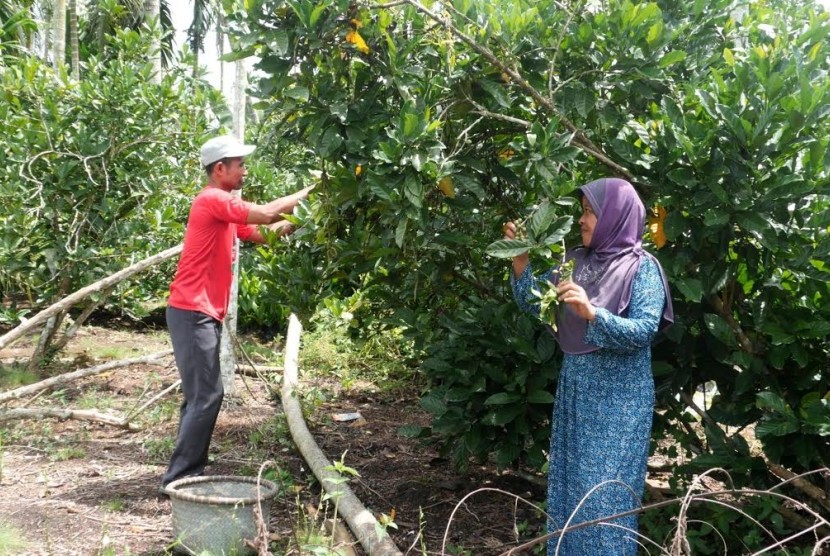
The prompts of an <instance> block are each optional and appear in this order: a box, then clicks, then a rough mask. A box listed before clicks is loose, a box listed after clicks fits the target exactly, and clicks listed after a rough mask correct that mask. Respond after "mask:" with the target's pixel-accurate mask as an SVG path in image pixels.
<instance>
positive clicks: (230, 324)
mask: <svg viewBox="0 0 830 556" xmlns="http://www.w3.org/2000/svg"><path fill="white" fill-rule="evenodd" d="M247 84H248V75H247V73H246V71H245V62H244V60H238V61H237V62H236V78H235V79H234V84H233V85H234V87H233V128H234V129H233V133H234V135H235V136H236V138H237V139H239V140H240V141H245V88H246V87H247ZM234 194H236V195H239V194H240V191H239V190H237V191H235V192H234ZM233 250H234V265H233V282H232V285H231V295H230V300H229V302H228V312H227V314H226V315H225V322H224V325H223V326H222V339H221V343H220V350H219V364H220V367H221V369H222V386H223V387H224V388H225V395H226V396H233V395H234V382H233V375H234V370H235V368H236V358H235V357H234V353H233V340H232V339H231V336H232V335H236V321H237V312H238V308H239V304H238V297H239V240H238V239H237V240H235V241H234V245H233Z"/></svg>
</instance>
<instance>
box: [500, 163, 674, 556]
mask: <svg viewBox="0 0 830 556" xmlns="http://www.w3.org/2000/svg"><path fill="white" fill-rule="evenodd" d="M579 193H580V196H581V200H582V207H583V214H582V216H581V217H580V219H579V225H580V232H581V235H582V245H583V246H582V247H580V248H577V249H573V250H570V251H569V252H568V254H567V259H573V261H574V270H573V274H572V279H571V280H566V281H563V282H562V283H557V274H556V271H553V272H550V273H548V274H547V275H544V276H541V277H534V276H533V271H532V268H531V266H530V264H529V260H528V257H527V255H526V254H525V255H520V256H518V257H516V258H515V259H514V260H513V273H512V276H511V283H512V285H513V295H514V297H515V299H516V301H517V302H518V304H519V306H520V307H521V308H522V309H523V310H524V311H527V312H530V313H533V314H537V315H538V313H539V307H538V304H537V303H535V301H536V298H535V297H534V296H533V295H532V294H531V289H538V285H537V284H538V281H539V280H549V281H551V282H553V283H554V284H556V286H557V293H558V298H559V312H558V317H557V331H556V332H555V333H554V335H555V336H556V339H557V341H558V342H559V345H560V347H561V348H562V351H563V352H564V358H563V361H562V368H561V372H560V375H559V383H558V386H557V391H556V399H555V401H554V409H553V423H552V425H553V426H552V431H551V443H550V475H549V479H548V512H549V514H550V516H551V520H552V521H551V522H550V523H549V526H548V529H549V530H550V531H556V530H558V529H561V528H563V527H564V526H565V525H566V523H567V524H568V525H569V526H573V525H577V524H579V523H581V522H586V521H592V520H596V519H602V518H605V517H608V516H611V515H614V514H618V513H622V512H625V511H627V510H631V509H634V508H636V507H638V506H639V505H640V502H641V499H642V495H643V489H644V485H645V476H646V460H647V458H648V452H649V437H650V433H651V415H652V410H653V407H654V381H653V379H652V373H651V342H652V339H653V338H654V336H655V334H656V333H657V331H658V330H659V329H661V328H662V327H664V326H667V325H668V324H670V323H671V322H672V321H673V320H674V315H673V312H672V306H671V298H670V295H669V289H668V285H667V283H666V279H665V274H664V273H663V270H662V268H661V267H660V264H659V263H658V262H657V260H656V259H655V258H654V257H653V256H652V255H650V254H649V253H647V252H645V251H644V250H643V248H642V235H643V227H644V224H645V208H644V207H643V204H642V202H641V201H640V199H639V197H638V196H637V193H636V191H635V190H634V188H633V187H632V186H631V184H629V183H628V182H626V181H625V180H621V179H617V178H608V179H601V180H597V181H594V182H591V183H589V184H587V185H584V186H582V187H581V188H580V189H579ZM515 231H516V228H515V225H514V224H513V223H508V224H507V225H505V236H506V238H508V239H512V238H513V237H515ZM593 489H595V490H593ZM592 490H593V492H591V491H592ZM589 493H590V494H589ZM636 531H637V518H636V516H635V515H632V516H628V517H625V518H620V519H615V520H613V521H611V522H608V523H605V524H598V525H590V526H587V527H583V528H578V529H575V530H573V531H568V532H566V533H565V534H564V535H561V536H554V537H553V538H551V539H550V541H549V542H548V554H549V555H550V556H553V555H554V554H558V555H559V556H626V555H635V554H636V553H637V547H638V545H637V542H635V539H636Z"/></svg>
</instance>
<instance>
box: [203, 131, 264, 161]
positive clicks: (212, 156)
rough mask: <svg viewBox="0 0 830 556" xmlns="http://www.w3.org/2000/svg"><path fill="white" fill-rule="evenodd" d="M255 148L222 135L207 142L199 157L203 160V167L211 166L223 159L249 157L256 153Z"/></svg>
mask: <svg viewBox="0 0 830 556" xmlns="http://www.w3.org/2000/svg"><path fill="white" fill-rule="evenodd" d="M255 148H256V147H255V146H254V145H244V144H242V143H241V142H240V141H239V140H238V139H237V138H236V137H234V136H233V135H220V136H218V137H214V138H213V139H208V140H207V141H205V144H204V145H202V150H201V152H200V153H199V157H200V158H201V160H202V166H209V165H211V164H213V163H214V162H217V161H219V160H222V159H223V158H237V157H240V156H248V155H249V154H251V153H252V152H254V149H255Z"/></svg>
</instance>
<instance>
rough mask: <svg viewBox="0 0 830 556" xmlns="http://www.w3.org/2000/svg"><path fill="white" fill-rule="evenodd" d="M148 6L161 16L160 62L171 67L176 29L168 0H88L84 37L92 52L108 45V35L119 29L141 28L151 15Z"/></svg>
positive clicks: (163, 65) (83, 40)
mask: <svg viewBox="0 0 830 556" xmlns="http://www.w3.org/2000/svg"><path fill="white" fill-rule="evenodd" d="M151 3H152V4H153V5H152V6H151V5H150V4H151ZM156 6H158V10H156ZM148 9H150V10H153V11H152V17H156V16H157V17H158V20H159V26H160V27H161V42H160V53H161V65H162V67H169V66H170V65H171V63H172V60H173V34H174V31H175V29H174V28H173V19H172V18H171V16H170V6H169V4H168V2H167V0H89V3H88V8H87V25H86V26H85V27H84V29H83V30H82V33H81V41H82V42H83V43H84V44H85V45H87V47H88V48H90V49H91V50H92V51H93V52H97V53H101V52H103V51H104V49H105V46H106V37H107V36H108V35H112V34H114V33H115V32H116V30H118V29H133V30H136V31H140V30H141V29H142V28H143V27H144V26H145V25H146V24H147V22H148V21H149V20H150V19H151V16H150V15H148V13H147V10H148Z"/></svg>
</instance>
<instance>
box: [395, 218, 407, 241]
mask: <svg viewBox="0 0 830 556" xmlns="http://www.w3.org/2000/svg"><path fill="white" fill-rule="evenodd" d="M407 222H409V220H408V219H406V218H401V219H400V222H398V226H397V227H396V228H395V244H396V245H397V246H398V247H401V248H402V247H403V242H404V238H405V237H406V225H407Z"/></svg>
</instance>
